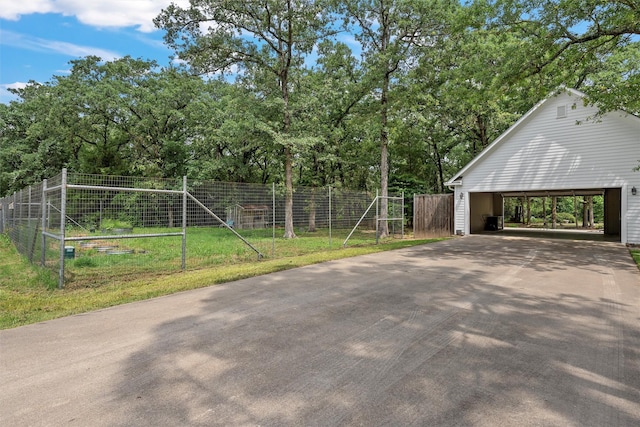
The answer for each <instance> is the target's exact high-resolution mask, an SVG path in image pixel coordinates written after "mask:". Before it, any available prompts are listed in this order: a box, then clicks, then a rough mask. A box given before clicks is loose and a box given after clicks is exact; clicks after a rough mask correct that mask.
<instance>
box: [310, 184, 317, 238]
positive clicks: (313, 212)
mask: <svg viewBox="0 0 640 427" xmlns="http://www.w3.org/2000/svg"><path fill="white" fill-rule="evenodd" d="M308 231H309V232H311V233H313V232H315V231H316V189H315V188H312V189H311V199H310V200H309V230H308Z"/></svg>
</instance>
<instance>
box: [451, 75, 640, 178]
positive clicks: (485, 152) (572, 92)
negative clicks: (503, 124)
mask: <svg viewBox="0 0 640 427" xmlns="http://www.w3.org/2000/svg"><path fill="white" fill-rule="evenodd" d="M561 93H568V94H569V95H573V96H575V97H578V98H583V99H584V98H585V97H586V96H587V95H586V94H585V93H583V92H580V91H578V90H576V89H571V88H567V87H560V88H558V89H557V90H555V91H553V92H552V93H550V94H549V95H548V96H547V97H546V98H544V99H543V100H541V101H540V102H538V103H537V104H536V105H534V106H533V108H531V109H530V110H529V111H527V112H526V113H525V114H524V115H523V116H522V117H520V118H519V119H518V120H517V121H516V122H515V123H514V124H513V125H511V126H510V127H509V129H507V130H506V131H504V132H503V133H502V134H501V135H500V136H499V137H498V138H496V139H495V140H494V141H493V142H492V143H491V144H489V145H488V146H487V147H486V148H485V149H484V150H482V151H481V152H480V153H479V154H478V155H477V156H476V157H474V158H473V159H472V160H471V161H470V162H469V163H467V164H466V165H465V166H464V167H463V168H462V169H460V170H459V171H458V173H456V174H455V175H454V176H453V177H452V178H451V179H450V180H448V181H447V182H445V185H447V186H449V187H455V186H460V185H462V180H463V177H464V175H465V173H466V172H467V171H469V170H470V169H472V168H473V167H474V166H475V165H476V164H478V163H480V162H482V160H483V159H484V158H485V157H487V156H489V155H491V153H492V152H493V151H495V149H496V148H497V147H498V146H500V145H501V144H502V143H503V142H504V141H505V140H507V139H508V138H509V136H510V135H511V134H513V133H514V132H515V131H516V130H517V129H518V128H520V127H521V126H523V124H524V123H525V122H526V121H527V120H528V119H529V118H530V117H531V116H532V115H534V114H536V112H537V111H539V110H540V109H541V107H542V106H543V105H544V104H546V103H547V102H549V100H550V99H551V98H552V97H554V96H557V95H559V94H561ZM631 116H633V117H636V118H637V116H634V115H631Z"/></svg>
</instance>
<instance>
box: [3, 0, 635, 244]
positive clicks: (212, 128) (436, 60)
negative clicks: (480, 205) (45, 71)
mask: <svg viewBox="0 0 640 427" xmlns="http://www.w3.org/2000/svg"><path fill="white" fill-rule="evenodd" d="M155 23H156V25H157V26H158V27H159V28H162V29H163V30H164V31H166V37H165V41H166V43H167V45H168V46H169V47H171V48H172V49H173V50H174V51H175V55H176V59H179V61H176V62H175V64H177V65H173V66H171V67H166V68H161V67H158V66H157V64H156V63H155V62H153V61H149V60H145V59H143V58H137V59H136V58H131V57H125V58H121V59H118V60H114V61H102V60H101V59H100V58H97V57H86V58H81V59H77V60H74V61H71V72H70V73H69V74H68V75H64V76H52V78H51V80H50V81H48V82H30V83H29V84H28V85H27V86H26V87H25V88H23V89H15V90H13V92H14V93H15V95H16V96H17V100H15V101H12V102H11V103H9V104H0V194H2V195H4V194H7V193H10V192H12V191H16V190H18V189H21V188H23V187H24V186H26V185H28V184H31V183H34V182H37V181H40V180H41V179H43V178H46V177H48V176H52V175H55V174H56V173H58V172H59V170H60V169H61V168H62V167H66V168H68V169H70V170H72V171H76V172H84V173H96V174H119V175H141V176H159V177H177V176H182V175H188V176H190V177H194V178H201V179H217V180H223V181H240V182H260V183H267V182H274V181H277V182H284V183H286V188H287V194H288V196H289V197H288V203H293V198H292V197H291V196H292V194H293V192H294V190H295V186H297V185H305V186H325V185H332V186H335V187H343V188H352V189H367V190H374V189H377V188H380V189H382V193H383V194H385V193H386V192H387V191H388V192H399V191H406V192H414V193H441V192H446V191H448V189H447V188H445V186H444V183H445V182H446V181H447V180H448V179H449V178H450V177H451V176H452V175H453V174H454V173H455V172H456V171H457V170H459V168H461V167H462V166H464V164H466V163H467V162H468V161H469V160H470V159H471V158H472V157H473V156H475V155H476V154H478V153H479V152H480V151H481V150H483V149H484V148H485V147H486V146H487V145H488V144H489V143H490V142H491V141H492V140H493V139H495V138H496V137H497V136H498V135H500V133H502V132H503V131H504V130H505V129H506V128H508V126H510V125H511V124H512V123H513V122H514V121H515V120H516V119H517V118H518V117H519V116H520V115H522V114H523V113H525V112H526V111H527V110H528V109H529V108H531V107H532V106H533V105H534V104H535V103H536V102H537V101H539V100H540V99H541V98H542V97H544V96H546V95H547V94H549V93H550V92H551V91H553V90H554V89H556V88H557V87H558V86H561V85H565V86H568V87H572V88H576V89H579V90H581V91H583V92H585V93H586V94H587V95H588V99H589V101H590V102H594V103H596V104H597V105H598V106H599V107H600V108H601V109H602V111H610V110H614V109H624V110H626V111H628V112H630V113H635V114H638V113H640V97H638V93H640V67H638V64H639V63H640V3H639V2H638V0H619V1H618V0H613V1H603V0H580V1H577V0H563V1H550V0H477V1H473V2H469V3H463V4H461V3H459V2H456V1H447V0H430V1H422V0H346V1H341V2H338V1H333V0H326V1H315V0H303V1H284V2H283V1H275V0H274V1H272V0H267V1H253V0H250V1H244V2H237V1H232V0H216V1H214V0H191V2H190V6H189V7H188V8H184V9H182V8H179V7H177V6H175V5H172V6H169V7H168V8H167V9H165V10H163V11H162V13H161V14H160V15H159V16H158V17H157V18H156V20H155ZM290 207H291V205H288V207H287V208H288V209H290ZM286 228H287V229H286V230H285V235H286V236H287V237H293V236H295V233H294V232H293V223H292V222H287V227H286Z"/></svg>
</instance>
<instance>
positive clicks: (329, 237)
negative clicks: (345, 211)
mask: <svg viewBox="0 0 640 427" xmlns="http://www.w3.org/2000/svg"><path fill="white" fill-rule="evenodd" d="M329 249H331V186H329Z"/></svg>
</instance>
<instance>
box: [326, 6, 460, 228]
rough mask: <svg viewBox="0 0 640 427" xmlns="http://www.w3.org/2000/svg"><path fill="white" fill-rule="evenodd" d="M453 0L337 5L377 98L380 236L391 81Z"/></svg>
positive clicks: (412, 58)
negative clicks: (354, 39)
mask: <svg viewBox="0 0 640 427" xmlns="http://www.w3.org/2000/svg"><path fill="white" fill-rule="evenodd" d="M452 5H453V2H448V1H446V0H444V1H442V2H441V1H438V0H434V1H422V0H416V1H412V0H350V1H345V2H339V5H338V7H339V10H340V12H341V13H342V14H343V15H344V16H345V18H346V22H347V24H348V25H349V26H351V27H353V28H354V29H353V30H352V32H353V34H354V36H355V38H356V39H357V40H358V41H359V42H360V45H361V47H362V55H363V57H364V59H365V61H366V65H365V67H366V70H367V75H366V76H365V80H364V83H365V84H366V85H368V87H369V89H370V90H371V95H372V96H375V97H376V98H377V99H378V100H379V110H378V113H379V126H380V135H379V140H380V163H379V166H380V196H381V198H382V200H381V203H380V212H381V215H380V221H381V222H380V228H379V233H380V237H386V236H387V235H388V226H387V222H386V221H385V219H386V218H387V207H388V203H387V199H386V198H387V197H388V195H389V194H388V184H389V142H390V141H389V117H390V109H391V108H392V104H393V102H392V100H390V95H391V90H392V88H393V84H394V82H395V81H396V79H397V78H398V74H400V73H402V72H404V71H406V69H407V68H409V67H411V66H412V62H413V61H415V58H416V53H417V52H416V48H418V47H419V46H424V45H427V44H429V43H431V42H432V39H434V38H435V37H436V36H437V35H438V34H439V33H440V32H441V28H442V27H443V26H444V25H445V22H446V20H445V15H446V13H447V12H448V10H449V8H450V7H451V6H452Z"/></svg>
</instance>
